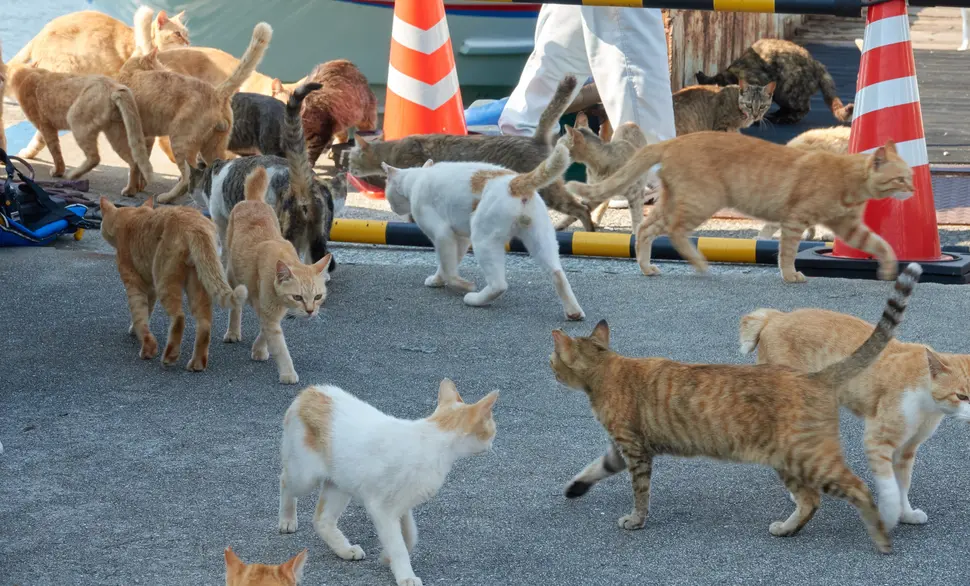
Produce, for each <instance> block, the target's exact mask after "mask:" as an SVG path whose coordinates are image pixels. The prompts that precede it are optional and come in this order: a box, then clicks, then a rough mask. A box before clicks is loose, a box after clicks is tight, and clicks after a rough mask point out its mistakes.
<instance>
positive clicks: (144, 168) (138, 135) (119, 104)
mask: <svg viewBox="0 0 970 586" xmlns="http://www.w3.org/2000/svg"><path fill="white" fill-rule="evenodd" d="M111 101H112V102H114V105H115V108H118V112H120V113H121V120H122V121H123V122H124V124H125V135H126V136H127V138H128V147H129V148H130V149H131V156H132V157H133V158H134V159H135V164H136V165H137V166H138V170H139V171H140V172H141V174H142V175H143V176H144V177H145V182H146V183H151V182H152V173H153V171H152V163H151V160H150V159H149V157H148V149H147V148H146V147H145V132H144V130H143V129H142V126H141V116H139V114H138V106H137V105H136V104H135V96H134V95H133V94H132V93H131V90H130V89H128V88H126V87H125V88H119V89H117V90H115V91H113V92H111Z"/></svg>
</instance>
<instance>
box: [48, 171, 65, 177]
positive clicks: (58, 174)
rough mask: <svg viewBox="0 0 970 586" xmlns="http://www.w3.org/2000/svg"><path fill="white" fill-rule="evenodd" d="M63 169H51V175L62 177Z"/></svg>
mask: <svg viewBox="0 0 970 586" xmlns="http://www.w3.org/2000/svg"><path fill="white" fill-rule="evenodd" d="M63 176H64V169H51V177H63Z"/></svg>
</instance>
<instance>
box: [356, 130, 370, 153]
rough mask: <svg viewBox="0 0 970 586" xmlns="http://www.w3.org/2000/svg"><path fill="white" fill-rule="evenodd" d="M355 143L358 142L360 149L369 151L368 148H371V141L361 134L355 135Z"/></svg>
mask: <svg viewBox="0 0 970 586" xmlns="http://www.w3.org/2000/svg"><path fill="white" fill-rule="evenodd" d="M354 144H356V145H357V146H358V147H359V148H360V150H362V151H364V152H367V151H368V150H370V143H369V142H367V139H366V138H364V137H363V136H361V135H360V134H355V135H354Z"/></svg>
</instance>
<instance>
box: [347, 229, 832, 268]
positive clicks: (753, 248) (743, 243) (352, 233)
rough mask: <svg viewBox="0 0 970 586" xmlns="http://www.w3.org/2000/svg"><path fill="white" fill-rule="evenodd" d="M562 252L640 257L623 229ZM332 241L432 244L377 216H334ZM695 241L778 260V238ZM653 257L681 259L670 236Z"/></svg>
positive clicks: (577, 240) (750, 259) (563, 236)
mask: <svg viewBox="0 0 970 586" xmlns="http://www.w3.org/2000/svg"><path fill="white" fill-rule="evenodd" d="M556 239H557V240H558V241H559V254H560V255H563V256H599V257H608V258H636V256H637V255H636V249H635V247H634V246H635V245H634V239H633V236H632V235H631V234H625V233H619V232H557V233H556ZM330 240H331V241H332V242H346V243H354V244H382V245H385V246H413V247H420V248H431V247H432V244H431V241H430V240H429V239H428V237H427V236H425V235H424V233H423V232H422V231H421V229H420V228H418V226H417V225H416V224H411V223H407V222H380V221H374V220H352V219H347V218H338V219H336V220H334V223H333V228H332V229H331V231H330ZM691 240H692V241H693V242H694V245H695V246H697V249H698V250H700V251H701V254H703V255H704V256H705V257H707V260H709V261H711V262H726V263H749V264H775V263H777V262H778V241H777V240H749V239H742V238H710V237H703V236H702V237H699V238H692V239H691ZM820 246H829V247H831V246H832V243H831V242H828V243H826V242H802V243H800V244H799V250H806V249H809V248H818V247H820ZM506 249H507V250H508V251H510V252H526V249H525V247H524V246H523V245H522V243H521V242H519V241H518V240H516V239H513V240H512V242H510V243H509V244H508V245H507V246H506ZM652 252H653V254H652V255H651V256H652V257H653V258H655V259H658V260H681V257H680V255H679V254H677V251H676V250H674V247H673V246H672V245H671V244H670V240H669V239H667V238H666V237H661V238H657V239H656V240H654V242H653V251H652Z"/></svg>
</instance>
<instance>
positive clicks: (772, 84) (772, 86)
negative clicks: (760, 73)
mask: <svg viewBox="0 0 970 586" xmlns="http://www.w3.org/2000/svg"><path fill="white" fill-rule="evenodd" d="M765 93H766V94H768V95H769V96H770V95H773V94H774V93H775V82H773V81H772V82H770V83H769V84H768V85H766V86H765Z"/></svg>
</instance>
